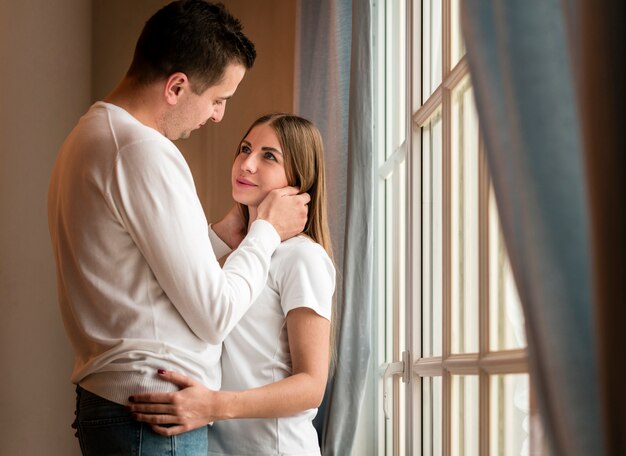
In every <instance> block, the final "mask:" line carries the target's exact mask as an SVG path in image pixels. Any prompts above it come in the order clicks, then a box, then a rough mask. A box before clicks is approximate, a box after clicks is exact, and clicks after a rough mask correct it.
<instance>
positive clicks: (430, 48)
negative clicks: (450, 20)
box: [422, 0, 443, 102]
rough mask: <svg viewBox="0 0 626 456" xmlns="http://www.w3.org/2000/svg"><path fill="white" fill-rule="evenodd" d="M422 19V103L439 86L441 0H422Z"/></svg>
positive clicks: (441, 58)
mask: <svg viewBox="0 0 626 456" xmlns="http://www.w3.org/2000/svg"><path fill="white" fill-rule="evenodd" d="M422 17H423V19H422V36H423V39H424V42H423V48H422V53H423V62H424V68H423V71H422V92H423V98H422V102H424V101H426V99H427V98H428V97H429V96H430V95H431V94H432V93H433V92H434V91H435V89H436V88H437V86H439V84H441V67H442V60H443V57H442V55H441V37H442V30H441V29H442V27H441V24H442V23H441V0H424V3H423V16H422Z"/></svg>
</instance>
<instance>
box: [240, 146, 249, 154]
mask: <svg viewBox="0 0 626 456" xmlns="http://www.w3.org/2000/svg"><path fill="white" fill-rule="evenodd" d="M239 153H240V154H249V153H250V148H249V147H248V146H241V147H240V148H239Z"/></svg>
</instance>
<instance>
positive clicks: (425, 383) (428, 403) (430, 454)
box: [422, 377, 442, 456]
mask: <svg viewBox="0 0 626 456" xmlns="http://www.w3.org/2000/svg"><path fill="white" fill-rule="evenodd" d="M441 388H442V378H441V377H424V378H422V398H423V400H422V427H423V430H422V454H423V455H424V456H439V455H441V452H442V447H441V444H442V427H441V425H442V415H441V405H442V395H441V393H442V389H441Z"/></svg>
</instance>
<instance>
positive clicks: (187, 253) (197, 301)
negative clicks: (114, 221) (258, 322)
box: [111, 140, 280, 344]
mask: <svg viewBox="0 0 626 456" xmlns="http://www.w3.org/2000/svg"><path fill="white" fill-rule="evenodd" d="M111 198H112V199H113V204H114V206H115V207H116V208H117V210H118V212H119V216H120V219H121V222H122V225H123V226H124V227H125V228H126V229H127V230H128V232H129V233H130V235H131V237H132V239H133V241H134V243H135V244H136V246H137V248H138V249H139V250H140V251H141V253H142V255H143V257H144V259H145V261H146V262H147V263H148V265H149V266H150V269H151V270H152V273H153V274H154V276H155V278H156V280H157V282H158V283H159V285H160V286H161V288H162V289H163V292H164V293H165V294H166V295H167V296H168V298H169V300H170V301H171V302H172V304H173V305H174V306H175V307H176V309H177V310H178V312H179V313H180V314H181V316H182V317H183V318H184V319H185V321H186V322H187V324H188V325H189V327H190V328H191V330H192V331H193V332H194V333H195V334H196V335H197V336H198V337H200V338H201V339H203V340H205V341H207V342H209V343H213V344H218V343H221V342H222V341H223V340H224V338H225V337H226V336H227V335H228V333H229V332H230V330H231V329H232V328H233V327H234V326H235V325H236V324H237V322H238V321H239V320H240V319H241V317H242V316H243V315H244V314H245V312H246V311H247V310H248V308H249V306H250V305H251V304H252V302H254V300H255V299H256V297H257V296H258V294H259V293H260V291H261V290H262V288H263V286H264V285H265V283H266V280H267V274H268V270H269V262H270V258H271V255H272V253H273V252H274V250H275V249H276V248H277V246H278V245H279V244H280V237H279V235H278V233H277V232H276V230H275V229H274V227H273V226H272V225H271V224H270V223H268V222H266V221H262V220H258V221H256V222H254V223H253V224H252V226H251V228H250V230H249V233H248V235H247V236H246V237H245V238H244V240H243V241H242V242H241V244H240V246H239V247H238V248H237V250H235V251H234V252H233V253H232V254H231V255H230V257H229V259H228V261H227V263H226V264H225V265H224V268H223V269H222V268H220V265H219V263H218V262H217V259H216V257H215V254H214V252H213V249H212V247H211V243H210V238H209V228H208V223H207V221H206V217H205V216H204V212H203V210H202V206H201V204H200V201H199V199H198V197H197V194H196V189H195V186H194V184H193V178H192V176H191V172H190V170H189V167H188V166H187V163H186V162H185V160H184V158H183V157H182V155H181V154H180V152H179V151H178V150H177V149H176V148H175V147H174V146H173V144H171V143H164V142H163V141H154V140H152V141H143V142H140V143H135V144H132V145H130V146H127V147H126V148H124V149H122V150H120V151H119V154H118V159H117V162H116V165H115V168H114V172H113V176H112V182H111Z"/></svg>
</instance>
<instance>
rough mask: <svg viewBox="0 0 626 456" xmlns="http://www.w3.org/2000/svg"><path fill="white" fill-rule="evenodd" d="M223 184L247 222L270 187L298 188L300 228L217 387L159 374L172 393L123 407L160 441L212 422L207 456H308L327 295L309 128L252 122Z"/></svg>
mask: <svg viewBox="0 0 626 456" xmlns="http://www.w3.org/2000/svg"><path fill="white" fill-rule="evenodd" d="M231 179H232V186H233V198H234V199H235V201H237V202H238V203H239V204H240V206H241V209H242V211H243V214H244V217H245V219H246V221H247V222H248V223H250V222H251V221H254V220H255V218H256V210H257V207H258V205H259V203H260V202H261V201H263V198H265V196H266V195H267V194H268V192H270V191H271V190H273V189H275V188H281V187H284V186H286V185H292V186H295V187H298V188H300V190H301V191H302V192H308V193H309V194H310V195H311V202H310V206H309V214H308V221H307V224H306V226H305V230H304V232H303V234H302V235H300V236H297V237H295V238H292V239H290V240H288V241H285V242H284V243H282V244H281V245H280V247H279V248H278V249H277V250H276V252H275V254H274V256H273V257H272V262H271V265H270V273H269V278H268V281H267V285H266V287H265V289H264V290H263V291H262V293H261V295H260V296H259V297H258V298H257V301H256V302H255V303H254V305H253V306H252V307H251V309H250V310H249V311H248V313H247V314H246V315H245V316H244V317H243V319H242V320H241V321H240V323H239V324H238V325H237V327H236V328H235V329H234V330H233V331H232V333H231V334H230V335H229V336H228V338H227V339H226V340H225V341H224V344H223V352H222V371H223V372H222V391H211V390H208V389H206V388H205V387H204V386H202V385H200V384H199V383H197V382H194V381H192V380H190V379H188V378H187V377H184V376H182V375H179V374H176V373H174V372H166V371H163V370H159V376H161V377H162V378H164V379H166V380H169V381H172V382H174V383H176V384H177V385H179V386H180V387H181V388H182V390H181V391H179V392H176V393H159V394H142V395H136V396H134V397H133V398H132V401H133V402H134V403H133V404H132V405H131V406H130V410H131V411H132V412H133V413H135V414H136V418H137V419H139V420H142V421H146V422H148V423H152V424H153V429H154V430H155V431H156V432H158V433H159V434H162V435H173V434H177V433H180V432H184V431H188V430H191V429H195V428H198V427H200V426H203V425H205V424H207V423H211V422H213V421H215V424H214V425H213V426H212V427H211V428H210V430H209V433H210V435H209V447H210V452H209V454H214V455H217V454H220V455H234V454H237V455H243V454H250V455H252V454H254V455H273V454H294V455H295V454H298V455H318V454H320V450H319V446H318V437H317V434H316V431H315V429H314V428H313V424H312V420H313V418H314V417H315V415H316V413H317V407H318V406H319V404H320V402H321V400H322V398H323V394H324V389H325V386H326V381H327V376H328V366H329V358H330V352H331V350H330V335H331V309H332V301H333V298H332V296H333V293H334V289H335V269H334V267H333V263H332V259H331V257H332V252H331V246H330V237H329V230H328V223H327V215H326V213H327V212H326V195H325V183H324V162H323V144H322V139H321V135H320V133H319V131H318V130H317V128H315V126H314V125H313V124H312V123H311V122H309V121H308V120H306V119H303V118H300V117H297V116H293V115H288V114H271V115H267V116H264V117H261V118H260V119H258V120H257V121H255V122H254V123H253V124H252V126H251V127H250V129H249V130H248V132H247V133H246V135H245V136H244V138H243V140H242V141H241V144H240V146H239V150H238V153H237V156H236V158H235V161H234V163H233V168H232V176H231ZM236 418H248V419H245V420H240V419H236ZM163 425H167V426H168V427H164V426H163Z"/></svg>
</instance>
